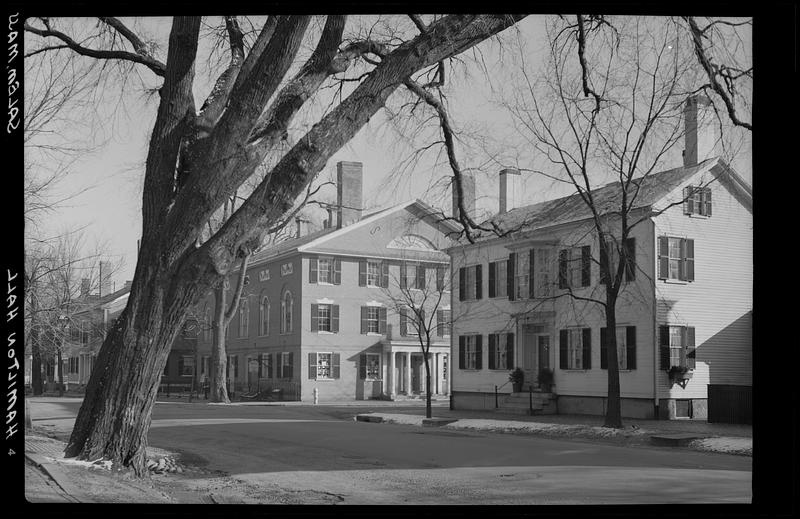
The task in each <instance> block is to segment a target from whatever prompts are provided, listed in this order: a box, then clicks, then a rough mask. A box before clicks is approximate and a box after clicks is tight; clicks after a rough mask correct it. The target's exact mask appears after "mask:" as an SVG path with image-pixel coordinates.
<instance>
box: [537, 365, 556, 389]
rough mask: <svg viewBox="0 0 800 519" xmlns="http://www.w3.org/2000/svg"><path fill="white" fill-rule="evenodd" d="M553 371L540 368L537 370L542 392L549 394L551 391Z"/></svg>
mask: <svg viewBox="0 0 800 519" xmlns="http://www.w3.org/2000/svg"><path fill="white" fill-rule="evenodd" d="M553 378H554V377H553V370H552V369H550V368H542V369H540V370H539V386H541V388H542V391H544V392H545V393H549V392H550V391H551V390H552V389H553Z"/></svg>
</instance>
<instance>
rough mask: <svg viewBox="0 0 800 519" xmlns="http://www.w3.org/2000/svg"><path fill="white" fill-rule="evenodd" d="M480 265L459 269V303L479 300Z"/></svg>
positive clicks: (481, 283)
mask: <svg viewBox="0 0 800 519" xmlns="http://www.w3.org/2000/svg"><path fill="white" fill-rule="evenodd" d="M482 274H483V272H482V265H472V266H470V267H461V269H459V283H458V285H459V293H458V299H459V301H469V300H473V299H481V298H482V297H483V294H482V290H481V289H482V285H483V275H482Z"/></svg>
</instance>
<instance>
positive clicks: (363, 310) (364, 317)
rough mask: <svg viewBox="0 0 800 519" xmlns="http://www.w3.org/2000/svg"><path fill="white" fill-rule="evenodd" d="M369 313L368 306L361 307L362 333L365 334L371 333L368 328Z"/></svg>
mask: <svg viewBox="0 0 800 519" xmlns="http://www.w3.org/2000/svg"><path fill="white" fill-rule="evenodd" d="M368 312H369V308H368V307H366V306H362V307H361V333H362V334H365V333H367V332H368V331H369V327H368V326H367V313H368Z"/></svg>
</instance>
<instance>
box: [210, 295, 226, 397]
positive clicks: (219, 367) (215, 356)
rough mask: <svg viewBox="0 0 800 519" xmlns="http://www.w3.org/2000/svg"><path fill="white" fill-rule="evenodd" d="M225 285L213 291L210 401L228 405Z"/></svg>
mask: <svg viewBox="0 0 800 519" xmlns="http://www.w3.org/2000/svg"><path fill="white" fill-rule="evenodd" d="M227 327H228V324H227V322H226V321H225V285H224V283H220V285H219V287H217V288H216V289H214V323H213V324H212V326H211V328H212V331H213V334H214V343H213V345H212V346H211V369H210V371H211V401H212V402H221V403H225V404H230V403H231V401H230V398H229V397H228V387H227V385H228V382H227V380H228V371H227V370H228V356H227V352H226V350H225V330H226V328H227Z"/></svg>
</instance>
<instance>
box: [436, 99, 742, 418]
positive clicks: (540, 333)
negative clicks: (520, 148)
mask: <svg viewBox="0 0 800 519" xmlns="http://www.w3.org/2000/svg"><path fill="white" fill-rule="evenodd" d="M696 106H697V105H696V104H694V105H692V104H690V105H689V108H688V109H687V110H692V109H695V108H696ZM701 131H702V128H699V129H698V128H691V127H687V133H686V139H687V145H686V148H687V149H686V152H685V155H684V162H685V163H684V165H683V166H682V167H678V168H675V169H671V170H668V171H663V172H661V173H655V174H652V175H650V176H648V177H646V178H644V179H643V180H641V181H640V185H639V187H640V191H639V195H638V202H637V204H636V207H635V215H636V216H637V217H638V216H643V217H644V218H645V220H644V221H643V222H642V223H641V224H640V225H638V226H637V227H635V228H634V230H633V234H632V237H631V239H630V240H629V242H628V243H626V244H625V246H626V247H629V248H630V249H629V250H631V251H635V264H632V265H631V266H630V268H629V269H628V271H627V272H626V284H625V286H624V288H623V290H622V292H621V294H620V300H619V302H618V304H617V323H618V324H617V329H616V330H615V332H614V333H616V335H617V341H618V353H619V363H620V366H619V367H620V387H621V395H622V413H623V416H627V417H640V418H652V417H655V416H658V417H662V418H681V417H693V418H706V417H709V418H713V417H712V416H710V414H713V413H714V412H716V413H717V414H718V415H719V414H722V415H725V414H730V413H731V412H733V411H731V410H730V409H727V410H726V407H727V408H729V407H731V406H735V405H736V403H732V402H731V398H734V399H735V398H740V399H741V398H745V399H746V398H749V394H750V387H751V386H752V308H753V286H752V284H753V214H752V204H753V197H752V190H751V188H750V187H749V185H747V184H746V183H745V182H744V181H743V180H742V179H741V178H740V177H739V176H738V175H737V174H736V173H735V172H734V171H733V170H732V169H731V168H730V167H729V166H728V165H727V164H725V163H724V162H723V161H721V160H720V159H719V158H706V159H705V160H698V158H699V159H703V158H704V156H703V152H704V148H703V146H706V147H708V145H709V141H708V140H707V139H705V138H704V137H703V136H702V135H700V132H701ZM704 143H705V144H704ZM705 152H706V155H705V157H707V156H708V152H710V148H708V149H705ZM502 185H503V183H501V186H502ZM698 186H702V187H698ZM503 196H504V193H501V198H503ZM619 196H620V187H619V185H618V183H614V184H609V185H607V186H605V187H602V188H599V189H597V190H595V192H594V197H595V199H596V200H597V201H599V202H598V203H599V205H600V207H604V204H605V203H606V202H608V203H609V205H608V206H606V207H609V208H610V207H613V206H614V202H615V201H616V200H618V197H619ZM671 204H676V205H674V206H670V205H671ZM501 207H503V204H501ZM662 209H666V210H664V211H663V213H660V214H659V212H660V211H661V210H662ZM590 217H591V214H590V212H589V210H588V208H587V207H586V205H585V204H584V203H583V201H582V200H581V199H580V198H579V196H578V195H573V196H567V197H563V198H559V199H556V200H550V201H547V202H542V203H538V204H534V205H529V206H527V207H520V208H515V209H511V210H509V211H507V212H502V213H500V214H498V215H496V216H495V217H494V218H493V220H494V221H495V222H496V223H498V224H499V225H500V227H501V228H503V229H517V231H516V232H514V233H513V234H512V235H510V236H508V237H505V238H498V237H496V236H484V237H483V238H482V239H479V240H478V242H477V243H475V244H462V245H458V246H456V247H452V248H450V249H448V253H449V254H450V256H451V259H452V269H453V272H454V275H456V274H457V276H458V277H457V279H458V280H459V283H458V287H457V290H456V289H454V293H453V303H452V307H453V316H454V330H453V357H454V358H455V359H457V363H456V365H454V366H453V369H452V370H451V371H452V380H451V386H452V405H453V407H454V408H456V409H475V408H493V407H494V405H495V398H494V392H495V387H496V386H497V387H499V388H500V389H499V391H500V393H502V395H501V396H502V397H503V398H511V395H510V393H511V392H512V390H511V387H510V385H509V384H508V373H509V370H511V369H513V368H514V367H521V368H522V369H523V370H524V372H525V381H526V384H525V390H527V389H528V388H529V386H531V385H532V386H533V389H536V388H538V380H537V378H538V374H539V370H540V368H544V367H546V368H550V369H552V370H553V372H554V383H555V390H554V396H553V397H552V398H553V400H554V402H553V404H554V405H552V406H551V407H550V409H551V410H554V409H557V411H558V412H559V413H582V414H604V413H605V406H606V395H607V363H606V350H605V341H604V334H605V332H604V327H605V317H604V314H603V313H602V311H601V309H600V307H599V305H597V304H595V303H590V302H586V301H582V300H580V299H576V298H572V297H570V296H568V295H567V292H568V291H569V289H571V290H572V291H573V293H574V294H575V295H576V296H578V297H581V296H583V297H587V296H590V295H594V296H597V295H598V294H601V293H602V291H603V290H604V288H603V285H602V283H603V282H604V280H602V279H600V269H599V264H600V261H601V260H602V258H600V257H599V253H598V250H599V246H598V243H597V241H596V234H595V233H594V232H593V231H592V225H591V221H590V220H589V218H590ZM559 296H561V297H559ZM673 366H676V367H685V368H687V369H688V370H690V373H691V374H690V375H689V376H690V377H691V378H690V379H688V380H683V381H680V383H677V382H673V381H671V380H670V377H669V376H668V371H669V370H670V368H671V367H673ZM734 390H735V391H736V392H737V394H738V395H740V396H739V397H731V396H730V395H731V391H734ZM715 409H716V410H717V411H714V410H715ZM710 410H711V411H710ZM748 419H749V418H748V417H744V418H741V417H740V418H739V420H744V421H746V420H748Z"/></svg>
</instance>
